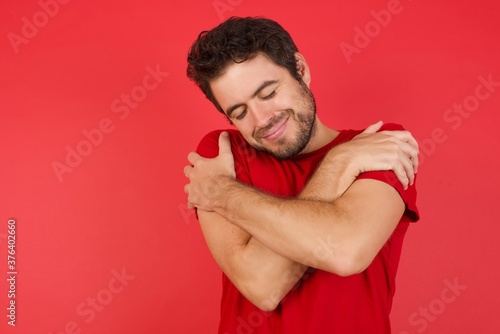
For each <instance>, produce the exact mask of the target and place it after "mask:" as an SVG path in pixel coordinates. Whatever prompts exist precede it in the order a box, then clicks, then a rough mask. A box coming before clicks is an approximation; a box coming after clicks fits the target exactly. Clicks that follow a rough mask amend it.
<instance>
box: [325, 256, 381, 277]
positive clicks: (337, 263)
mask: <svg viewBox="0 0 500 334" xmlns="http://www.w3.org/2000/svg"><path fill="white" fill-rule="evenodd" d="M372 260H373V257H371V258H370V257H369V256H366V254H362V253H359V252H355V251H352V250H351V251H349V252H345V253H344V254H343V255H340V256H335V257H332V258H330V259H329V260H328V262H327V263H325V268H324V270H325V271H328V272H330V273H333V274H336V275H338V276H341V277H348V276H352V275H357V274H360V273H362V272H363V271H365V270H366V268H368V266H369V265H370V263H371V262H372Z"/></svg>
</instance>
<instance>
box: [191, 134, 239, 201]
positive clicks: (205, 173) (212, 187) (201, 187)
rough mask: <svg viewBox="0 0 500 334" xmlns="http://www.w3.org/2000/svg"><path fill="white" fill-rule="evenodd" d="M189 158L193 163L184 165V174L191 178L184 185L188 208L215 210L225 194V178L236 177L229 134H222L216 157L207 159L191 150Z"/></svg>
mask: <svg viewBox="0 0 500 334" xmlns="http://www.w3.org/2000/svg"><path fill="white" fill-rule="evenodd" d="M188 160H189V162H190V163H191V165H187V166H186V167H184V175H186V177H188V178H189V183H188V184H186V186H185V187H184V191H185V192H186V193H187V194H188V204H187V206H188V208H190V209H194V208H195V207H196V208H198V209H201V210H205V211H214V206H215V203H216V202H217V200H218V199H219V198H220V197H221V196H222V195H223V194H224V189H223V184H224V181H225V179H226V180H227V179H228V178H229V179H234V178H235V177H236V173H235V170H234V159H233V154H232V152H231V141H230V140H229V134H228V133H227V132H222V133H221V134H220V136H219V155H218V156H217V157H216V158H213V159H207V158H203V157H201V156H200V155H199V154H197V153H195V152H191V153H189V154H188Z"/></svg>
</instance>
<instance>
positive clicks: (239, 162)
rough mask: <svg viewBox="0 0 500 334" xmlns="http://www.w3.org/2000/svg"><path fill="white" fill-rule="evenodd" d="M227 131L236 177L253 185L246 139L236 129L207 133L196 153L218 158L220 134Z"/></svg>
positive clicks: (205, 156)
mask: <svg viewBox="0 0 500 334" xmlns="http://www.w3.org/2000/svg"><path fill="white" fill-rule="evenodd" d="M223 131H226V132H227V133H228V134H229V139H230V141H231V152H232V153H233V158H234V168H235V172H236V179H238V180H239V181H241V182H242V183H245V184H249V185H251V180H250V173H249V171H248V166H247V163H246V158H245V157H246V155H245V149H244V147H246V146H245V143H244V139H243V138H241V137H240V136H238V134H237V132H236V131H234V130H214V131H211V132H209V133H207V134H206V135H205V136H204V137H203V138H202V139H201V141H200V143H199V144H198V147H197V148H196V153H198V154H199V155H201V156H202V157H204V158H209V159H212V158H216V157H217V156H218V155H219V136H220V134H221V133H222V132H223ZM195 211H196V218H198V212H197V210H195Z"/></svg>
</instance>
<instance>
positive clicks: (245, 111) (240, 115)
mask: <svg viewBox="0 0 500 334" xmlns="http://www.w3.org/2000/svg"><path fill="white" fill-rule="evenodd" d="M246 114H247V109H246V108H245V109H244V110H243V111H242V112H241V113H239V114H238V115H237V116H235V117H234V118H236V119H237V120H240V119H243V117H245V115H246Z"/></svg>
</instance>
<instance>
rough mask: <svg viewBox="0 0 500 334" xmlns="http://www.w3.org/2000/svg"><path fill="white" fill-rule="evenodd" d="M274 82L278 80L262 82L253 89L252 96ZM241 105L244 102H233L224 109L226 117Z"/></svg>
mask: <svg viewBox="0 0 500 334" xmlns="http://www.w3.org/2000/svg"><path fill="white" fill-rule="evenodd" d="M276 83H278V80H269V81H265V82H263V83H262V85H260V86H259V88H257V89H256V90H255V92H253V94H252V98H254V97H256V96H257V95H258V94H259V93H260V92H261V91H262V90H263V89H264V88H266V87H268V86H271V85H274V84H276ZM243 105H245V103H238V104H235V105H233V106H231V107H229V108H228V109H227V110H226V115H227V117H231V114H232V113H233V111H235V110H236V109H238V108H239V107H241V106H243Z"/></svg>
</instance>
